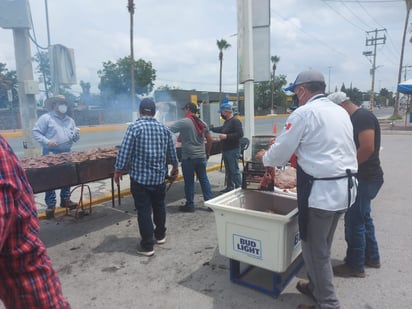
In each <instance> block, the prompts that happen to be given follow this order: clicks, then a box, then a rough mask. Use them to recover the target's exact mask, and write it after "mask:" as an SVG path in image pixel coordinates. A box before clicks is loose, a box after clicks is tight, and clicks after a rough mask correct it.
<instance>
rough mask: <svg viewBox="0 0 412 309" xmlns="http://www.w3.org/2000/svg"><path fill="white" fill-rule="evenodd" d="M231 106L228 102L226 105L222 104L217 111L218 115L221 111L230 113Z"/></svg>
mask: <svg viewBox="0 0 412 309" xmlns="http://www.w3.org/2000/svg"><path fill="white" fill-rule="evenodd" d="M232 110H233V109H232V105H231V104H230V103H229V102H228V103H222V104H221V105H220V107H219V109H218V110H217V112H218V113H221V112H222V111H232Z"/></svg>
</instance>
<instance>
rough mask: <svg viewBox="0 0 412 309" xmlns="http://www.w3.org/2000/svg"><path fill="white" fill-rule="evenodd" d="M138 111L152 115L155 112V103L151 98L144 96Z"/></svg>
mask: <svg viewBox="0 0 412 309" xmlns="http://www.w3.org/2000/svg"><path fill="white" fill-rule="evenodd" d="M139 111H140V112H141V113H144V114H149V115H154V114H155V112H156V105H155V103H154V102H153V100H151V99H149V98H145V99H143V100H142V101H141V102H140V107H139Z"/></svg>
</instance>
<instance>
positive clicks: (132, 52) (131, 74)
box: [127, 0, 137, 122]
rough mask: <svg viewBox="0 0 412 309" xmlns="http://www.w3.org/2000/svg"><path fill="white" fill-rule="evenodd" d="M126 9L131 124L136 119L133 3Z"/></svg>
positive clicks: (130, 2)
mask: <svg viewBox="0 0 412 309" xmlns="http://www.w3.org/2000/svg"><path fill="white" fill-rule="evenodd" d="M127 9H128V11H129V13H130V83H131V85H130V94H131V97H132V122H133V121H135V120H136V118H137V110H136V91H135V78H134V44H133V28H134V18H133V15H134V9H135V5H134V1H133V0H128V2H127Z"/></svg>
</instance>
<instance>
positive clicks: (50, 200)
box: [43, 148, 70, 207]
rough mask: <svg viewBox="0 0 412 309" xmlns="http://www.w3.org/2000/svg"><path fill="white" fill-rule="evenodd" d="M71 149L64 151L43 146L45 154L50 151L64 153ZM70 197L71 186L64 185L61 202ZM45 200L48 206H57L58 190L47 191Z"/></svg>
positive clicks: (61, 191) (61, 190)
mask: <svg viewBox="0 0 412 309" xmlns="http://www.w3.org/2000/svg"><path fill="white" fill-rule="evenodd" d="M64 152H69V151H62V150H49V149H47V148H43V155H48V154H49V153H54V154H58V153H64ZM69 199H70V187H63V188H61V189H60V203H61V202H63V201H68V200H69ZM44 201H45V203H46V205H47V207H56V191H54V190H52V191H46V193H45V196H44Z"/></svg>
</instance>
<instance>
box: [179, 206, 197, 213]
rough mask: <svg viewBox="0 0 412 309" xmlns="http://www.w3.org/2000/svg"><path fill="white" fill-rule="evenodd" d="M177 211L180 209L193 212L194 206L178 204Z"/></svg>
mask: <svg viewBox="0 0 412 309" xmlns="http://www.w3.org/2000/svg"><path fill="white" fill-rule="evenodd" d="M179 211H181V212H195V208H194V207H190V206H187V205H184V206H179Z"/></svg>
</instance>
